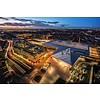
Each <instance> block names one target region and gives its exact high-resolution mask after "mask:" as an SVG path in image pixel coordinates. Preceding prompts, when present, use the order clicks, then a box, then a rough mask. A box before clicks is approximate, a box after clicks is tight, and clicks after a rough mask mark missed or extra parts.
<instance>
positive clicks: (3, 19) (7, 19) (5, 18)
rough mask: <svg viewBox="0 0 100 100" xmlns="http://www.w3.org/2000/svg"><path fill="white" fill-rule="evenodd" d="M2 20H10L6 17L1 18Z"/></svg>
mask: <svg viewBox="0 0 100 100" xmlns="http://www.w3.org/2000/svg"><path fill="white" fill-rule="evenodd" d="M0 19H3V20H9V19H8V18H5V17H0Z"/></svg>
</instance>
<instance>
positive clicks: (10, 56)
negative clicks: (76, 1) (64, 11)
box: [0, 17, 100, 84]
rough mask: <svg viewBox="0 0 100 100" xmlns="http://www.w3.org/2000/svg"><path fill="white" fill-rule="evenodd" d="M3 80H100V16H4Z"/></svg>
mask: <svg viewBox="0 0 100 100" xmlns="http://www.w3.org/2000/svg"><path fill="white" fill-rule="evenodd" d="M0 84H100V18H99V17H0Z"/></svg>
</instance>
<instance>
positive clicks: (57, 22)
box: [0, 17, 100, 29]
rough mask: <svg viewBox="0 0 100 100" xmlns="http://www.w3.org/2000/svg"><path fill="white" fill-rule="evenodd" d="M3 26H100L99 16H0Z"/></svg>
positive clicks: (0, 23)
mask: <svg viewBox="0 0 100 100" xmlns="http://www.w3.org/2000/svg"><path fill="white" fill-rule="evenodd" d="M0 27H1V28H33V29H34V28H51V29H52V28H100V18H99V17H0Z"/></svg>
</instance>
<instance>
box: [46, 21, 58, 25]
mask: <svg viewBox="0 0 100 100" xmlns="http://www.w3.org/2000/svg"><path fill="white" fill-rule="evenodd" d="M47 23H49V24H58V23H59V22H57V21H56V22H47Z"/></svg>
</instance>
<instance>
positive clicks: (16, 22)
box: [0, 17, 68, 28]
mask: <svg viewBox="0 0 100 100" xmlns="http://www.w3.org/2000/svg"><path fill="white" fill-rule="evenodd" d="M0 19H2V20H4V21H3V23H1V24H0V26H22V27H23V26H27V27H36V28H37V27H39V28H57V27H58V28H60V27H66V26H68V25H67V24H66V25H65V24H59V22H58V21H42V20H34V18H33V19H25V18H20V17H19V18H16V17H8V18H4V17H0Z"/></svg>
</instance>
